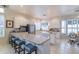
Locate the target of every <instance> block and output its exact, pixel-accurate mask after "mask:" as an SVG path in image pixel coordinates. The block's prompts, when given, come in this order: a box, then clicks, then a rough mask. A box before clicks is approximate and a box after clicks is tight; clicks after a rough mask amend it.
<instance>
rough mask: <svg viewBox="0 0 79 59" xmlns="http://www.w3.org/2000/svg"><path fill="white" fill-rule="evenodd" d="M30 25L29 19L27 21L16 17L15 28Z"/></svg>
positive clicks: (21, 17)
mask: <svg viewBox="0 0 79 59" xmlns="http://www.w3.org/2000/svg"><path fill="white" fill-rule="evenodd" d="M28 23H29V19H26V18H25V17H23V16H20V15H19V16H16V18H15V19H14V28H19V27H20V26H21V25H24V26H25V25H27V24H28Z"/></svg>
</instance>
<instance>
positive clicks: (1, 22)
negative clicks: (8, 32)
mask: <svg viewBox="0 0 79 59" xmlns="http://www.w3.org/2000/svg"><path fill="white" fill-rule="evenodd" d="M4 36H5V19H4V15H0V37H4Z"/></svg>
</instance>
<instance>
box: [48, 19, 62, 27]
mask: <svg viewBox="0 0 79 59" xmlns="http://www.w3.org/2000/svg"><path fill="white" fill-rule="evenodd" d="M60 20H61V19H60V18H54V19H51V20H50V21H48V22H49V28H60Z"/></svg>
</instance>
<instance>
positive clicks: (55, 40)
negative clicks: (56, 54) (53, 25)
mask: <svg viewBox="0 0 79 59" xmlns="http://www.w3.org/2000/svg"><path fill="white" fill-rule="evenodd" d="M59 39H60V32H52V33H51V34H50V43H51V44H56V43H58V41H59Z"/></svg>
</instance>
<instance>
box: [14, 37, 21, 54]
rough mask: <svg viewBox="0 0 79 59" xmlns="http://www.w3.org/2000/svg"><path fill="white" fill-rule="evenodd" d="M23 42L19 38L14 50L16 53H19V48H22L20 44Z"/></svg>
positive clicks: (15, 42)
mask: <svg viewBox="0 0 79 59" xmlns="http://www.w3.org/2000/svg"><path fill="white" fill-rule="evenodd" d="M21 42H22V40H20V39H19V38H16V40H15V41H14V49H15V53H16V52H17V53H19V52H18V51H19V47H20V43H21Z"/></svg>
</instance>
